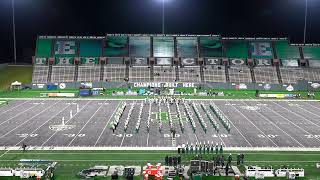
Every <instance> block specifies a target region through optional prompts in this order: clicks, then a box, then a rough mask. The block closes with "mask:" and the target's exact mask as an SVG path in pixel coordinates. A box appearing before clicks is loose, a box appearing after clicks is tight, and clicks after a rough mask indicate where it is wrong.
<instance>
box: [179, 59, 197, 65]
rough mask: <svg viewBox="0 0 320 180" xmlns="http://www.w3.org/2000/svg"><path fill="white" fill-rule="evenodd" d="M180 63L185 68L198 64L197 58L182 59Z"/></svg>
mask: <svg viewBox="0 0 320 180" xmlns="http://www.w3.org/2000/svg"><path fill="white" fill-rule="evenodd" d="M180 61H181V65H183V66H195V65H197V64H198V63H197V59H196V58H180Z"/></svg>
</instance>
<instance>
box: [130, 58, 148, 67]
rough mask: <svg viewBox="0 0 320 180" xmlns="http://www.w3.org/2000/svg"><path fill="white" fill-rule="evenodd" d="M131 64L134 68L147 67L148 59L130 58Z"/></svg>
mask: <svg viewBox="0 0 320 180" xmlns="http://www.w3.org/2000/svg"><path fill="white" fill-rule="evenodd" d="M131 64H132V65H135V66H147V65H148V58H143V57H141V58H138V57H137V58H131Z"/></svg>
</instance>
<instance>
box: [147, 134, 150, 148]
mask: <svg viewBox="0 0 320 180" xmlns="http://www.w3.org/2000/svg"><path fill="white" fill-rule="evenodd" d="M149 136H150V133H148V135H147V147H149Z"/></svg>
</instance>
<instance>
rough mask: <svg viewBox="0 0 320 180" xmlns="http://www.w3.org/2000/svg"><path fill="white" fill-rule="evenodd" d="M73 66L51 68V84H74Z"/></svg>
mask: <svg viewBox="0 0 320 180" xmlns="http://www.w3.org/2000/svg"><path fill="white" fill-rule="evenodd" d="M74 74H75V66H73V65H70V66H60V65H55V66H52V74H51V82H74Z"/></svg>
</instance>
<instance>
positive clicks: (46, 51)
mask: <svg viewBox="0 0 320 180" xmlns="http://www.w3.org/2000/svg"><path fill="white" fill-rule="evenodd" d="M51 51H52V40H51V39H38V41H37V49H36V56H37V57H45V58H48V57H51Z"/></svg>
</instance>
